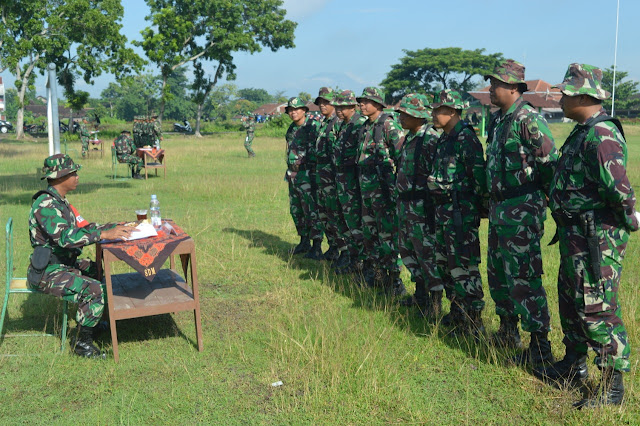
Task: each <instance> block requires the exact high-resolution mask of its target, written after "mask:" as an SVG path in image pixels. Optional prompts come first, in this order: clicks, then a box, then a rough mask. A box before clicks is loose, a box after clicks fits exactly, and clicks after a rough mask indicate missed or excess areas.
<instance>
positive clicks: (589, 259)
mask: <svg viewBox="0 0 640 426" xmlns="http://www.w3.org/2000/svg"><path fill="white" fill-rule="evenodd" d="M556 87H558V88H559V89H560V90H561V91H562V99H561V100H560V105H561V107H562V110H563V111H564V114H565V116H566V117H567V118H571V119H573V120H575V121H576V122H577V124H576V126H575V128H574V129H573V131H572V132H571V133H570V134H569V137H568V138H567V140H566V141H565V143H564V145H562V148H561V150H560V151H561V156H560V160H559V162H558V167H557V168H556V171H555V174H554V175H553V179H552V181H551V190H550V195H549V208H550V209H551V211H552V215H553V218H554V220H555V221H556V224H557V225H558V233H557V238H558V240H559V243H560V270H559V271H558V305H559V310H560V324H561V325H562V332H563V333H564V339H563V341H562V343H563V344H564V345H565V357H564V358H563V359H562V360H561V361H559V362H557V363H555V364H554V365H552V366H550V367H540V368H537V369H535V370H534V374H535V375H536V376H538V377H541V378H543V379H545V380H548V381H550V382H560V383H573V384H581V383H582V382H583V381H584V380H585V379H586V378H587V377H588V374H587V364H586V359H587V350H588V348H591V349H593V350H594V351H595V353H596V357H595V360H594V362H595V364H596V365H597V367H598V368H599V369H600V370H601V371H602V380H601V383H600V386H599V387H598V390H597V392H595V393H594V394H592V395H591V396H590V397H588V398H585V399H582V400H581V401H578V402H576V403H575V404H574V406H576V407H577V408H583V407H585V408H591V407H599V406H602V405H610V404H616V405H617V404H621V403H622V399H623V396H624V385H623V380H622V373H623V372H628V371H629V370H630V368H631V363H630V362H629V353H630V352H631V348H630V347H629V340H628V335H627V331H626V329H625V326H624V323H623V322H622V317H621V307H620V299H619V297H618V288H619V286H620V277H621V274H622V262H623V260H624V254H625V249H626V246H627V243H628V241H629V238H630V233H631V232H633V231H637V230H638V213H637V212H636V211H635V209H636V197H635V193H634V191H633V188H632V187H631V184H630V182H629V178H628V177H627V173H626V164H627V144H626V142H625V139H624V131H623V129H622V125H621V124H620V122H619V121H618V120H617V119H615V118H612V117H610V116H608V115H607V114H606V112H605V110H604V109H603V108H602V105H601V104H602V100H604V99H606V98H607V97H608V96H609V94H608V92H607V91H606V90H604V88H603V87H602V71H601V70H600V69H598V68H596V67H594V66H591V65H586V64H577V63H574V64H571V65H570V66H569V69H568V71H567V73H566V75H565V77H564V81H563V82H562V83H560V84H558V85H557V86H556Z"/></svg>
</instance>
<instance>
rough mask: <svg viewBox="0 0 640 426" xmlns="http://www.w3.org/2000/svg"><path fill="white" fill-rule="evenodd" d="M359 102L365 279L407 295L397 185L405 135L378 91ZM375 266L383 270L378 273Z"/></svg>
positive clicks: (367, 90)
mask: <svg viewBox="0 0 640 426" xmlns="http://www.w3.org/2000/svg"><path fill="white" fill-rule="evenodd" d="M357 100H358V102H359V105H360V110H361V112H362V115H364V116H366V117H367V121H366V122H365V123H364V125H363V126H362V128H361V129H360V131H359V133H360V135H359V140H360V142H359V145H360V155H359V158H358V170H359V179H360V190H361V196H362V223H363V235H364V248H365V255H366V256H367V261H366V263H365V268H364V270H363V277H364V279H365V282H366V283H367V284H368V285H369V286H373V285H375V284H377V283H376V281H382V283H383V284H384V286H385V289H386V290H387V291H389V292H391V293H392V294H393V295H395V296H400V295H403V294H405V293H406V289H405V287H404V283H403V282H402V280H401V279H400V257H399V253H398V247H397V244H396V235H397V232H398V226H397V217H396V199H395V193H394V186H395V168H396V162H397V161H398V156H399V153H400V148H401V147H402V143H403V141H404V132H403V131H402V127H401V126H400V124H399V123H398V122H397V121H396V120H395V119H394V117H393V116H392V115H390V114H386V113H383V112H382V109H383V108H384V102H383V96H382V93H381V92H380V91H379V90H378V89H377V88H375V87H366V88H365V89H364V91H363V92H362V95H360V97H359V98H357ZM376 267H380V268H381V270H379V271H378V273H376ZM376 276H377V277H378V279H377V280H376Z"/></svg>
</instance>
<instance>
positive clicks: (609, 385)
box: [573, 367, 624, 410]
mask: <svg viewBox="0 0 640 426" xmlns="http://www.w3.org/2000/svg"><path fill="white" fill-rule="evenodd" d="M623 397H624V383H623V381H622V372H621V371H618V370H614V369H613V368H611V367H609V368H605V369H603V370H602V381H601V382H600V385H599V386H598V391H597V392H596V394H595V395H592V396H591V397H589V398H584V399H581V400H580V401H578V402H576V403H574V404H573V406H574V407H576V408H577V409H578V410H580V409H582V408H598V407H602V406H604V405H620V404H622V398H623Z"/></svg>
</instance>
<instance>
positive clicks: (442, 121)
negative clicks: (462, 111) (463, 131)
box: [433, 105, 456, 129]
mask: <svg viewBox="0 0 640 426" xmlns="http://www.w3.org/2000/svg"><path fill="white" fill-rule="evenodd" d="M455 113H456V110H455V109H453V108H449V107H448V106H444V105H442V106H439V107H438V108H436V109H434V110H433V127H435V128H436V129H444V128H445V127H446V126H447V124H449V122H450V121H451V119H452V118H453V116H454V115H455Z"/></svg>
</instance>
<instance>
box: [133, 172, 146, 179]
mask: <svg viewBox="0 0 640 426" xmlns="http://www.w3.org/2000/svg"><path fill="white" fill-rule="evenodd" d="M133 178H134V179H144V176H142V175H141V174H140V173H134V174H133Z"/></svg>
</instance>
